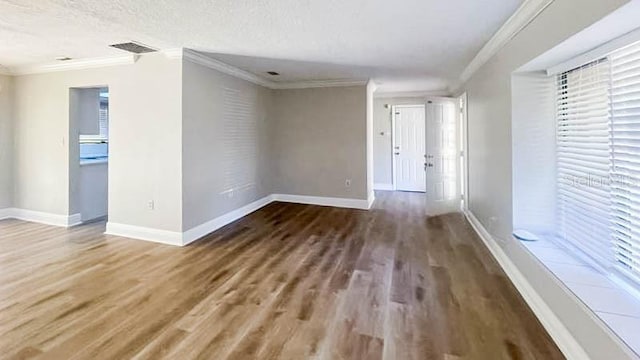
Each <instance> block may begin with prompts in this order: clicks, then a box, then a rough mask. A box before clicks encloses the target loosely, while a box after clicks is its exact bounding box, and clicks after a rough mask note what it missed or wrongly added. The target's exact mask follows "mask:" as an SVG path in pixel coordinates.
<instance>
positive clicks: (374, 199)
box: [367, 190, 376, 210]
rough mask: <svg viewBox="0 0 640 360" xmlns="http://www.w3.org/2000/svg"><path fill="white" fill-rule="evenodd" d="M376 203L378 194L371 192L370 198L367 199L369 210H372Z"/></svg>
mask: <svg viewBox="0 0 640 360" xmlns="http://www.w3.org/2000/svg"><path fill="white" fill-rule="evenodd" d="M375 201H376V192H375V191H373V190H371V191H370V192H369V196H368V197H367V210H369V209H371V207H372V206H373V203H374V202H375Z"/></svg>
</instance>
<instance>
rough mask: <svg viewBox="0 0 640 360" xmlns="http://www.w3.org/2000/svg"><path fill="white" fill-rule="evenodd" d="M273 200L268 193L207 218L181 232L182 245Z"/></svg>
mask: <svg viewBox="0 0 640 360" xmlns="http://www.w3.org/2000/svg"><path fill="white" fill-rule="evenodd" d="M272 201H273V195H268V196H265V197H263V198H262V199H259V200H256V201H254V202H252V203H250V204H247V205H245V206H243V207H241V208H238V209H235V210H233V211H230V212H228V213H226V214H224V215H222V216H218V217H217V218H215V219H213V220H209V221H207V222H206V223H203V224H200V225H198V226H196V227H193V228H191V229H189V230H187V231H185V232H183V233H182V245H187V244H189V243H192V242H194V241H196V240H198V239H200V238H201V237H203V236H205V235H207V234H209V233H212V232H214V231H216V230H218V229H219V228H221V227H223V226H225V225H227V224H230V223H232V222H234V221H236V220H238V219H240V218H241V217H243V216H246V215H248V214H251V213H252V212H254V211H256V210H258V209H260V208H261V207H263V206H266V205H268V204H269V203H271V202H272Z"/></svg>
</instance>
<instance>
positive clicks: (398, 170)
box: [393, 105, 426, 192]
mask: <svg viewBox="0 0 640 360" xmlns="http://www.w3.org/2000/svg"><path fill="white" fill-rule="evenodd" d="M394 120H395V128H394V142H393V154H394V155H393V156H394V164H395V188H396V190H402V191H421V192H424V191H425V184H426V183H425V167H424V159H425V152H424V151H425V142H424V136H425V132H424V126H425V123H424V105H411V106H394Z"/></svg>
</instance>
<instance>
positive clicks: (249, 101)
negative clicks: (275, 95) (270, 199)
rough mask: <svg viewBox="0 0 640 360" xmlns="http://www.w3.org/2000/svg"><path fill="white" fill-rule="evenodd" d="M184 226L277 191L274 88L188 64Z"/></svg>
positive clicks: (185, 69)
mask: <svg viewBox="0 0 640 360" xmlns="http://www.w3.org/2000/svg"><path fill="white" fill-rule="evenodd" d="M182 97H183V100H182V101H183V108H182V115H183V119H182V122H183V124H182V129H183V133H182V149H183V163H182V179H183V209H184V211H183V214H182V218H183V230H188V229H190V228H192V227H194V226H197V225H200V224H202V223H204V222H207V221H209V220H211V219H214V218H216V217H218V216H221V215H223V214H225V213H227V212H230V211H232V210H235V209H237V208H239V207H242V206H244V205H247V204H249V203H251V202H253V201H255V200H258V199H260V198H263V197H265V196H267V195H269V194H271V193H272V184H271V179H272V170H273V166H272V159H273V157H272V156H271V146H270V145H269V133H268V131H269V127H270V126H271V122H272V121H271V119H270V118H269V110H270V108H271V101H272V99H271V98H272V90H269V89H266V88H264V87H261V86H258V85H255V84H252V83H249V82H247V81H244V80H240V79H237V78H234V77H232V76H229V75H226V74H223V73H220V72H218V71H216V70H212V69H210V68H207V67H204V66H201V65H198V64H195V63H192V62H190V61H188V60H185V61H184V63H183V91H182Z"/></svg>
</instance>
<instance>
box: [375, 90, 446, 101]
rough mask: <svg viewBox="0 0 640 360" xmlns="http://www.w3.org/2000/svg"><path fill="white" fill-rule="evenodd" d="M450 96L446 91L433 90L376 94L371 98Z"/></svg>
mask: <svg viewBox="0 0 640 360" xmlns="http://www.w3.org/2000/svg"><path fill="white" fill-rule="evenodd" d="M450 95H451V94H450V93H449V92H448V91H447V90H433V91H393V92H381V93H379V92H376V93H374V95H373V97H374V98H376V99H385V98H408V97H430V96H441V97H447V96H450Z"/></svg>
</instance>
